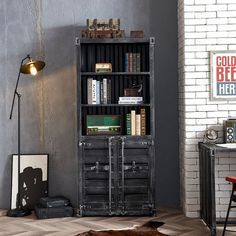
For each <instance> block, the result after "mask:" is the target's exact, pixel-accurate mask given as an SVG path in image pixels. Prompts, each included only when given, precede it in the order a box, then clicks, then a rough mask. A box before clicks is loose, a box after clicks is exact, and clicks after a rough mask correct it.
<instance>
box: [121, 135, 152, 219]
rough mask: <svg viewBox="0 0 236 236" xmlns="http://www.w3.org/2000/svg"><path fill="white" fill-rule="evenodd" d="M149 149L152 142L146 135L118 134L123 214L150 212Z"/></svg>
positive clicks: (150, 176) (150, 167)
mask: <svg viewBox="0 0 236 236" xmlns="http://www.w3.org/2000/svg"><path fill="white" fill-rule="evenodd" d="M151 148H152V142H151V140H149V139H147V138H140V137H138V138H137V137H135V138H134V137H132V138H126V137H123V138H122V137H121V144H120V149H119V151H120V152H119V155H118V162H119V165H118V167H119V169H118V173H119V180H118V188H119V202H120V205H122V210H123V211H122V213H123V214H125V215H152V214H153V213H154V203H153V188H152V182H153V181H152V180H153V176H152V172H153V169H152V168H154V165H153V163H152V156H151Z"/></svg>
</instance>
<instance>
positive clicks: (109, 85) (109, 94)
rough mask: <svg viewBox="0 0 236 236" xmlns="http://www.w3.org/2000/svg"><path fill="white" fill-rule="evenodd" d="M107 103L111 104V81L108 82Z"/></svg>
mask: <svg viewBox="0 0 236 236" xmlns="http://www.w3.org/2000/svg"><path fill="white" fill-rule="evenodd" d="M107 103H108V104H111V80H110V79H109V80H107Z"/></svg>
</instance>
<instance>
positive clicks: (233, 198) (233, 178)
mask: <svg viewBox="0 0 236 236" xmlns="http://www.w3.org/2000/svg"><path fill="white" fill-rule="evenodd" d="M225 180H226V181H228V182H230V183H232V193H231V196H230V200H229V206H228V211H227V214H226V218H225V223H224V230H223V233H222V236H224V235H225V231H226V226H227V223H228V218H229V212H230V209H231V208H236V206H231V204H232V202H236V194H234V192H235V191H236V176H227V177H226V178H225Z"/></svg>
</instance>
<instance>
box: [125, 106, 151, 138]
mask: <svg viewBox="0 0 236 236" xmlns="http://www.w3.org/2000/svg"><path fill="white" fill-rule="evenodd" d="M126 134H127V135H146V111H145V108H141V109H140V114H136V111H135V110H131V113H128V114H126Z"/></svg>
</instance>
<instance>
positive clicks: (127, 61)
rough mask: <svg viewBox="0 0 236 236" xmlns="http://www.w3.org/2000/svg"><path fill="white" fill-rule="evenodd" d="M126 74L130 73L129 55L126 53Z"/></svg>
mask: <svg viewBox="0 0 236 236" xmlns="http://www.w3.org/2000/svg"><path fill="white" fill-rule="evenodd" d="M125 72H129V53H125Z"/></svg>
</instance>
